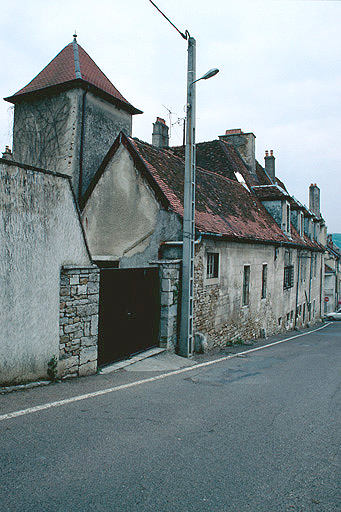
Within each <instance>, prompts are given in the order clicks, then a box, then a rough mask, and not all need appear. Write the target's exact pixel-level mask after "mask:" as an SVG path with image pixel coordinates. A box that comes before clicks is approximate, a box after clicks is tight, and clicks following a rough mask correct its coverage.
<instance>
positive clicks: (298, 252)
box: [294, 250, 301, 329]
mask: <svg viewBox="0 0 341 512" xmlns="http://www.w3.org/2000/svg"><path fill="white" fill-rule="evenodd" d="M300 260H301V254H300V251H299V250H298V251H297V261H298V265H297V266H298V269H297V286H296V311H295V325H294V329H297V316H298V286H299V282H300V263H301V261H300Z"/></svg>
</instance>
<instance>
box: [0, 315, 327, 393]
mask: <svg viewBox="0 0 341 512" xmlns="http://www.w3.org/2000/svg"><path fill="white" fill-rule="evenodd" d="M321 325H322V324H317V325H316V326H314V327H311V328H308V329H303V330H300V331H288V332H286V333H281V334H278V335H275V336H270V337H268V338H265V339H256V340H250V341H247V342H244V343H243V344H240V345H239V344H238V345H232V346H226V347H217V348H214V349H212V350H209V351H208V352H206V353H204V354H194V355H193V357H191V358H188V359H187V358H184V357H181V356H178V355H176V354H174V353H172V352H167V351H166V350H165V349H162V348H159V347H155V348H151V349H148V350H146V351H144V352H142V353H140V354H137V355H134V356H132V357H131V358H128V359H125V360H122V361H118V362H116V363H112V364H109V365H107V366H104V367H102V368H100V369H99V370H98V373H97V374H96V375H92V376H88V377H80V378H74V379H65V380H62V381H57V382H50V381H38V382H31V383H29V384H22V385H17V386H9V387H0V394H5V393H10V392H13V391H21V390H29V389H32V388H36V387H43V386H49V385H56V384H58V383H65V382H70V383H71V382H72V383H73V385H74V386H75V387H78V385H76V382H79V383H82V384H83V385H84V384H85V381H90V380H93V379H96V380H97V379H98V380H110V381H111V380H112V379H113V378H115V376H117V377H118V376H120V377H123V376H124V375H125V377H127V379H128V380H129V381H131V380H134V378H135V376H134V374H137V373H139V374H143V373H147V374H150V373H152V372H154V373H160V372H162V373H167V372H172V371H174V370H179V369H181V368H186V367H189V366H195V365H198V364H201V363H204V362H207V361H211V360H215V359H220V358H224V357H226V356H227V355H230V354H231V355H232V354H238V353H240V352H245V351H247V350H249V349H252V348H255V347H263V346H266V345H269V344H271V343H274V342H276V341H280V340H285V339H289V338H293V337H296V336H300V335H302V334H304V333H308V332H311V331H314V330H315V329H316V328H318V327H321ZM100 377H102V379H101V378H100ZM124 380H125V379H124Z"/></svg>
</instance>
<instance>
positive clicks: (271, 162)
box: [264, 149, 276, 183]
mask: <svg viewBox="0 0 341 512" xmlns="http://www.w3.org/2000/svg"><path fill="white" fill-rule="evenodd" d="M264 167H265V171H266V173H267V175H268V176H269V178H270V179H271V181H272V183H275V178H276V174H275V157H274V152H273V150H272V149H270V155H269V151H265V157H264Z"/></svg>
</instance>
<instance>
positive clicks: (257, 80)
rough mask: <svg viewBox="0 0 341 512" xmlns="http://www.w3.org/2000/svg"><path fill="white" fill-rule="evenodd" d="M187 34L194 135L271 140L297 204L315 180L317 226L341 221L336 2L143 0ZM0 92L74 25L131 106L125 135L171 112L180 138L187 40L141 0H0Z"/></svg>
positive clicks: (7, 124)
mask: <svg viewBox="0 0 341 512" xmlns="http://www.w3.org/2000/svg"><path fill="white" fill-rule="evenodd" d="M155 3H156V4H157V5H158V7H159V8H160V9H161V10H162V11H163V12H164V13H165V14H166V15H167V16H168V18H170V19H171V21H172V22H173V23H174V24H175V25H176V26H177V27H178V28H179V30H180V31H181V32H184V31H185V30H188V31H189V33H190V34H191V36H192V37H194V38H195V39H196V48H197V52H196V61H197V77H200V76H202V75H203V74H204V73H205V72H206V71H208V70H209V69H211V68H213V67H217V68H219V70H220V72H219V74H217V75H216V76H215V77H213V78H211V79H209V80H207V81H201V82H199V83H198V84H197V88H196V96H197V115H196V140H197V142H202V141H208V140H214V139H217V138H218V136H219V135H223V134H224V133H225V131H226V130H227V129H232V128H241V129H242V130H243V131H244V132H246V133H247V132H253V133H254V134H255V135H256V158H257V160H258V161H259V163H260V164H261V165H264V154H265V150H271V149H272V150H273V151H274V156H275V157H276V175H277V176H278V177H279V178H280V179H281V180H282V181H284V183H285V185H286V187H287V189H288V191H289V192H290V194H291V195H293V196H295V197H296V198H297V199H298V200H299V201H300V202H301V203H303V204H306V205H307V206H309V196H308V190H309V185H310V184H311V183H316V184H317V185H318V186H319V187H320V189H321V213H322V216H323V218H324V219H325V221H326V223H327V226H328V232H330V233H341V158H340V150H341V144H340V137H341V30H340V27H341V2H340V1H329V0H318V1H311V0H286V1H282V0H268V1H258V0H248V1H246V0H245V1H244V0H238V1H235V0H234V1H231V0H207V1H205V0H155ZM0 7H1V20H0V50H1V56H2V70H1V73H0V94H1V98H4V97H6V96H10V95H12V94H14V93H15V92H16V91H18V90H19V89H21V88H22V87H23V86H25V85H26V84H27V83H28V82H30V81H31V80H32V78H34V77H35V76H36V75H37V74H38V73H39V72H40V71H41V70H42V69H43V68H44V67H45V66H46V65H47V64H48V63H49V62H50V61H51V60H52V59H53V58H54V57H55V56H56V55H57V53H59V51H60V50H62V48H64V46H66V45H67V44H68V43H70V42H71V41H72V36H73V34H74V31H75V30H76V32H77V35H78V38H77V39H78V42H79V44H80V45H81V46H82V47H83V48H84V50H86V51H87V53H88V54H89V55H90V56H91V57H92V59H93V60H94V61H95V62H96V64H97V65H98V66H99V67H100V68H101V70H102V71H103V72H104V73H105V74H106V75H107V77H108V78H109V79H110V81H111V82H112V83H113V84H114V85H115V87H116V88H117V89H118V90H119V91H120V92H121V94H122V95H123V96H124V97H125V98H126V99H127V100H128V101H129V102H130V103H132V104H133V105H134V106H135V107H136V108H138V109H140V110H142V111H143V114H142V115H136V116H134V118H133V136H134V137H138V138H139V139H141V140H144V141H146V142H151V134H152V123H153V122H155V120H156V117H157V116H159V117H162V118H164V119H165V120H166V121H167V124H171V125H172V126H171V140H170V144H171V145H180V144H182V119H183V118H184V115H185V114H184V106H185V103H186V68H187V42H186V41H185V40H184V39H183V38H182V37H181V36H180V35H179V33H178V32H177V31H176V30H175V29H174V28H173V27H172V26H171V25H170V24H169V23H168V22H167V21H166V20H165V19H164V18H163V17H162V16H161V15H160V13H159V12H158V11H157V10H156V9H155V8H154V7H153V6H152V4H151V3H150V2H149V0H124V1H122V0H97V1H96V2H94V1H93V0H91V1H89V0H72V1H70V0H54V1H46V0H11V2H8V0H0ZM12 119H13V108H12V107H11V104H9V103H7V102H5V101H2V100H0V151H1V152H3V151H4V150H5V146H6V145H9V146H11V145H12V140H11V133H12Z"/></svg>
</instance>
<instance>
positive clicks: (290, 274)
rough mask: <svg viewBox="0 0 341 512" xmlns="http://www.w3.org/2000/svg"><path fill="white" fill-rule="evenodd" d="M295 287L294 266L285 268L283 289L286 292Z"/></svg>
mask: <svg viewBox="0 0 341 512" xmlns="http://www.w3.org/2000/svg"><path fill="white" fill-rule="evenodd" d="M293 286H294V265H287V266H286V267H284V280H283V288H284V289H285V290H286V289H288V288H292V287H293Z"/></svg>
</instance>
